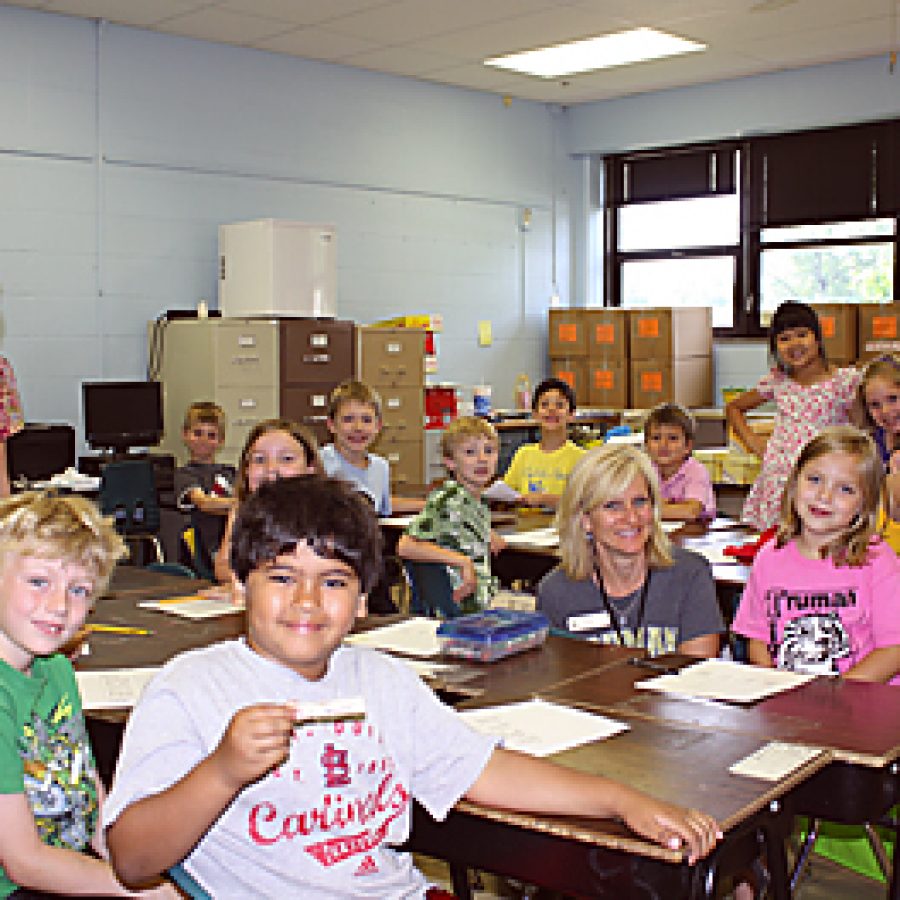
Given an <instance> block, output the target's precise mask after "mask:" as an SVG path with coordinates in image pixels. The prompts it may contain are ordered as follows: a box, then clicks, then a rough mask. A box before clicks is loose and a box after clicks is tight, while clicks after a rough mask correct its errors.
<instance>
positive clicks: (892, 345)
mask: <svg viewBox="0 0 900 900" xmlns="http://www.w3.org/2000/svg"><path fill="white" fill-rule="evenodd" d="M815 310H816V312H817V313H818V316H819V323H820V324H821V326H822V339H823V341H824V343H825V353H826V355H827V356H828V361H829V362H830V363H832V365H837V366H846V365H850V364H852V363H854V362H859V363H862V364H864V363H867V362H868V361H869V360H871V359H874V358H875V357H876V356H880V355H881V354H883V353H895V354H900V303H817V304H815Z"/></svg>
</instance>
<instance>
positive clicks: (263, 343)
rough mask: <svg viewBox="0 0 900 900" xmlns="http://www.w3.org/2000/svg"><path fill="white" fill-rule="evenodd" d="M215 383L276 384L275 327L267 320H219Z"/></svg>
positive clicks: (272, 322) (276, 336)
mask: <svg viewBox="0 0 900 900" xmlns="http://www.w3.org/2000/svg"><path fill="white" fill-rule="evenodd" d="M214 353H215V368H216V382H217V383H218V384H220V385H226V384H230V385H242V384H245V385H253V384H255V385H260V384H268V385H276V384H278V325H277V323H276V322H274V321H268V320H262V321H257V320H252V319H239V320H227V319H223V320H220V322H219V324H218V327H217V328H216V331H215V350H214Z"/></svg>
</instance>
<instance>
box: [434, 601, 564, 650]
mask: <svg viewBox="0 0 900 900" xmlns="http://www.w3.org/2000/svg"><path fill="white" fill-rule="evenodd" d="M549 631H550V622H549V621H548V620H547V617H546V616H545V615H544V614H543V613H539V612H524V611H522V610H517V609H490V610H485V611H484V612H478V613H472V615H469V616H460V617H459V618H458V619H448V620H447V621H446V622H442V623H441V625H440V626H439V628H438V630H437V636H438V640H439V641H440V643H441V650H442V651H443V652H444V653H446V654H448V655H449V656H461V657H464V658H465V659H474V660H479V661H480V662H493V661H494V660H496V659H502V658H503V657H504V656H510V655H511V654H513V653H521V652H522V651H523V650H530V649H531V648H532V647H539V646H540V645H541V644H543V643H544V641H545V640H546V639H547V633H548V632H549Z"/></svg>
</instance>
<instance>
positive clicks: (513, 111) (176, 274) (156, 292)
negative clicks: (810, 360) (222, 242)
mask: <svg viewBox="0 0 900 900" xmlns="http://www.w3.org/2000/svg"><path fill="white" fill-rule="evenodd" d="M555 118H558V111H557V115H556V116H555V117H554V115H552V114H551V110H549V109H548V108H547V107H546V106H545V105H543V104H537V103H527V102H514V103H513V104H512V105H511V106H510V107H508V108H507V107H505V106H504V105H503V103H502V102H501V99H500V98H499V97H496V96H492V95H487V94H481V93H477V92H470V91H463V90H456V89H452V88H444V87H440V86H437V85H431V84H425V83H423V82H417V81H413V80H409V79H401V78H393V77H389V76H382V75H378V74H375V73H367V72H362V71H356V70H353V69H349V68H345V67H340V66H332V65H327V64H322V63H316V62H310V61H305V60H299V59H294V58H290V57H282V56H278V55H275V54H267V53H263V52H258V51H250V50H242V49H238V48H233V47H227V46H219V45H214V44H208V43H203V42H199V41H192V40H187V39H180V38H174V37H170V36H165V35H160V34H154V33H149V32H141V31H137V30H132V29H127V28H121V27H117V26H110V25H107V24H97V23H92V22H87V21H84V20H75V19H70V18H66V17H62V16H54V15H49V14H43V13H38V12H31V11H25V10H20V9H13V8H6V7H4V8H0V121H2V122H3V123H4V125H3V128H2V129H0V198H2V200H0V291H2V294H0V317H2V321H3V330H4V334H3V340H2V343H0V350H2V352H4V353H5V354H7V355H8V356H9V357H10V358H11V360H12V361H13V364H14V365H15V368H16V371H17V373H18V375H19V378H20V381H21V387H22V391H23V395H24V400H25V405H26V412H27V416H28V418H29V420H32V421H62V420H68V421H72V422H80V410H79V404H80V389H79V383H80V382H81V381H82V380H86V379H100V378H110V379H112V378H140V377H143V373H144V371H145V367H146V361H147V354H146V347H145V333H146V331H145V329H146V322H147V320H149V319H153V318H155V317H156V316H158V315H159V314H160V313H161V312H163V311H164V310H166V309H170V308H178V307H181V308H184V307H194V306H195V305H196V303H197V301H198V300H200V299H206V300H207V301H208V302H209V303H210V305H211V306H213V307H214V306H215V305H216V281H215V277H216V233H217V232H216V230H217V227H218V225H219V224H220V223H222V222H229V221H237V220H241V219H251V218H260V217H270V216H271V217H277V218H289V219H300V220H307V221H327V222H333V223H335V224H336V226H337V230H338V311H339V314H340V315H341V316H343V317H347V318H352V319H356V320H357V321H359V322H370V321H374V320H376V319H379V318H384V317H387V316H392V315H397V314H400V313H406V312H413V311H415V312H437V313H442V314H443V315H444V321H445V333H444V335H443V336H442V338H441V353H440V358H441V362H440V372H439V377H440V378H441V379H442V380H447V381H458V382H462V383H465V384H472V383H473V382H474V381H476V380H480V379H481V378H484V379H486V380H488V381H489V382H491V383H493V385H494V390H495V395H496V396H497V398H498V403H500V404H501V405H511V402H512V391H513V383H514V380H515V376H516V374H517V373H518V372H520V371H524V372H526V373H528V374H529V376H530V377H531V378H532V379H535V378H538V377H540V376H541V375H542V374H543V371H544V367H545V359H544V354H545V338H544V330H545V316H546V305H547V301H548V298H549V296H550V291H551V269H552V260H551V244H552V242H551V239H550V228H551V209H552V205H553V204H552V192H553V183H554V177H553V175H554V173H553V160H552V155H553V154H554V152H555V153H556V156H557V160H556V166H557V182H558V183H559V184H560V185H563V184H564V183H565V182H566V179H567V177H568V176H567V175H565V174H564V172H565V169H566V168H567V167H568V166H575V165H576V164H575V163H567V162H566V161H565V158H564V156H563V153H562V150H561V149H560V147H559V146H558V144H559V142H558V141H554V140H553V129H554V128H557V127H558V125H557V124H556V123H555ZM558 190H559V191H560V192H561V191H562V190H563V187H560V188H559V189H558ZM523 207H528V208H530V209H532V210H533V218H532V224H531V228H530V230H528V231H522V230H521V229H520V222H521V215H520V211H521V209H522V208H523ZM566 208H567V205H566V203H565V202H563V198H560V202H559V203H557V224H558V226H559V230H560V231H561V232H562V233H563V234H565V233H566V229H567V227H568V226H567V224H566V223H565V222H564V221H563V220H562V216H563V215H564V213H565V209H566ZM558 243H559V244H560V246H559V249H558V252H559V263H558V266H557V274H558V280H559V282H560V286H561V290H562V292H563V296H565V297H568V278H569V276H568V256H567V254H568V247H567V242H566V241H565V240H562V241H558ZM482 319H488V320H490V321H491V322H492V325H493V336H494V345H493V347H492V348H490V349H482V348H479V347H478V346H477V323H478V321H479V320H482Z"/></svg>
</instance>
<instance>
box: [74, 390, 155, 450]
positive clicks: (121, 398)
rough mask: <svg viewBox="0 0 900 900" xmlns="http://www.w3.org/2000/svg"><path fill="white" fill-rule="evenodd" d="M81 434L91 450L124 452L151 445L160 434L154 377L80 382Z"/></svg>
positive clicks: (153, 445) (152, 445) (153, 444)
mask: <svg viewBox="0 0 900 900" xmlns="http://www.w3.org/2000/svg"><path fill="white" fill-rule="evenodd" d="M81 390H82V397H83V399H84V437H85V440H86V441H87V442H88V444H89V445H90V446H91V447H92V448H93V449H94V450H113V451H115V452H117V453H125V452H127V451H128V450H130V449H131V448H132V447H155V446H156V445H157V444H158V443H159V442H160V440H161V439H162V435H163V415H162V390H161V385H160V383H159V382H158V381H94V382H83V383H82V385H81Z"/></svg>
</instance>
